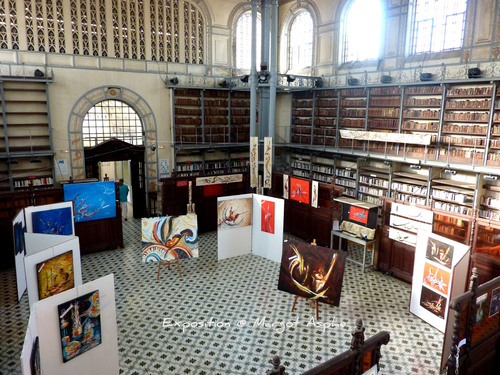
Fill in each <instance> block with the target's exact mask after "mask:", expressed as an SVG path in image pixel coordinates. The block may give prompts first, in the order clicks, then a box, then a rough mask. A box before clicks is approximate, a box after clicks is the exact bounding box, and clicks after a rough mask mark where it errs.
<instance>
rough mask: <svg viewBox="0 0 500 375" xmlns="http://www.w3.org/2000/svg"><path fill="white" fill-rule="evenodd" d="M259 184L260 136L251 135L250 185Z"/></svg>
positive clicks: (255, 185)
mask: <svg viewBox="0 0 500 375" xmlns="http://www.w3.org/2000/svg"><path fill="white" fill-rule="evenodd" d="M258 184H259V138H258V137H250V186H251V187H257V186H258Z"/></svg>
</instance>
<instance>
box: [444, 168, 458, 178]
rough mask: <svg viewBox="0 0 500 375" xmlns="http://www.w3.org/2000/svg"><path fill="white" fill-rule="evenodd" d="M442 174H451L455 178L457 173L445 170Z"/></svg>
mask: <svg viewBox="0 0 500 375" xmlns="http://www.w3.org/2000/svg"><path fill="white" fill-rule="evenodd" d="M444 173H446V174H452V175H453V176H455V175H456V174H457V171H455V170H453V169H445V170H444Z"/></svg>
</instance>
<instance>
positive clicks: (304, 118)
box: [291, 91, 314, 145]
mask: <svg viewBox="0 0 500 375" xmlns="http://www.w3.org/2000/svg"><path fill="white" fill-rule="evenodd" d="M313 112H314V92H313V91H300V92H294V93H293V96H292V124H291V128H292V129H291V140H292V143H298V144H307V145H309V144H311V141H312V124H313Z"/></svg>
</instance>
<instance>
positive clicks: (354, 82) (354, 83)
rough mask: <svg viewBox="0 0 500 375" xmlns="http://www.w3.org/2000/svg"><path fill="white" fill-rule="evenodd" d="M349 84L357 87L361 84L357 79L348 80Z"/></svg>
mask: <svg viewBox="0 0 500 375" xmlns="http://www.w3.org/2000/svg"><path fill="white" fill-rule="evenodd" d="M347 84H348V85H349V86H356V85H357V84H359V80H358V79H357V78H352V77H351V78H347Z"/></svg>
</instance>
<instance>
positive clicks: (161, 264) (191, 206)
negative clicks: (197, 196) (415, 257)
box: [156, 181, 195, 280]
mask: <svg viewBox="0 0 500 375" xmlns="http://www.w3.org/2000/svg"><path fill="white" fill-rule="evenodd" d="M192 191H193V185H192V181H189V203H188V204H187V213H188V215H189V214H194V213H195V211H194V203H192V197H193V194H192ZM174 254H175V255H174V259H173V260H160V262H159V263H158V275H157V277H156V279H157V280H160V272H161V267H164V266H167V267H168V269H170V266H174V265H177V269H178V270H179V276H180V277H181V279H182V273H181V263H180V262H179V256H178V255H177V253H174Z"/></svg>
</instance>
